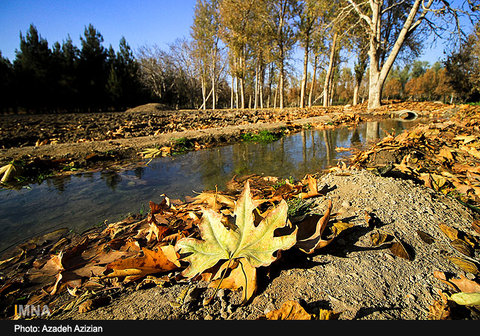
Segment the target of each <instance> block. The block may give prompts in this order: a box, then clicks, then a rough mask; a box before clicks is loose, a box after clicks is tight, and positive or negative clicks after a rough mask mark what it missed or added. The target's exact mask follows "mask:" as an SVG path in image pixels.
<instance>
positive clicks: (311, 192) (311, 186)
mask: <svg viewBox="0 0 480 336" xmlns="http://www.w3.org/2000/svg"><path fill="white" fill-rule="evenodd" d="M302 183H307V187H308V191H307V192H306V193H300V194H298V197H300V198H302V199H307V198H310V197H315V196H318V195H319V192H318V185H317V179H316V178H314V177H313V176H311V175H307V176H306V178H305V179H304V180H303V181H302Z"/></svg>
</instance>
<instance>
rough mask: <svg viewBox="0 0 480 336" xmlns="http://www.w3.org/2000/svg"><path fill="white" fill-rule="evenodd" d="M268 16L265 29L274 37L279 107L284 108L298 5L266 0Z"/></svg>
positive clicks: (292, 0)
mask: <svg viewBox="0 0 480 336" xmlns="http://www.w3.org/2000/svg"><path fill="white" fill-rule="evenodd" d="M266 8H267V12H266V13H267V14H266V15H267V16H266V20H265V29H267V32H268V35H269V36H271V37H272V42H273V48H272V54H273V56H274V60H275V62H276V64H277V67H278V71H279V74H278V76H279V79H278V91H279V99H280V103H279V107H280V109H283V105H284V90H285V67H286V61H287V59H288V57H289V53H290V51H291V49H292V47H293V45H294V44H295V38H294V37H295V31H294V29H293V24H292V20H293V18H294V16H295V14H296V13H297V10H298V7H297V2H296V1H295V0H266Z"/></svg>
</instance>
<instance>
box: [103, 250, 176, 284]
mask: <svg viewBox="0 0 480 336" xmlns="http://www.w3.org/2000/svg"><path fill="white" fill-rule="evenodd" d="M162 248H165V247H164V246H162V247H159V248H158V249H157V251H152V250H149V249H146V248H142V251H143V253H144V255H143V256H141V257H133V258H127V259H121V260H117V261H114V262H112V263H110V264H108V265H107V270H113V272H112V273H109V274H108V275H107V277H130V276H131V277H130V278H129V279H128V280H129V281H133V280H135V279H139V278H141V277H143V276H145V275H148V274H153V273H160V272H167V271H171V270H174V269H176V268H178V266H177V265H178V259H177V260H172V261H171V260H169V259H168V257H167V256H166V255H165V253H164V252H163V249H162Z"/></svg>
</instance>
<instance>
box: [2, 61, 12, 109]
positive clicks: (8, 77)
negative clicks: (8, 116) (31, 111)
mask: <svg viewBox="0 0 480 336" xmlns="http://www.w3.org/2000/svg"><path fill="white" fill-rule="evenodd" d="M14 79H15V75H14V72H13V65H12V63H10V60H9V59H8V58H5V57H3V56H2V53H1V52H0V111H1V112H3V111H8V109H9V108H11V107H13V106H15V101H14V99H15V97H14V85H15V83H14Z"/></svg>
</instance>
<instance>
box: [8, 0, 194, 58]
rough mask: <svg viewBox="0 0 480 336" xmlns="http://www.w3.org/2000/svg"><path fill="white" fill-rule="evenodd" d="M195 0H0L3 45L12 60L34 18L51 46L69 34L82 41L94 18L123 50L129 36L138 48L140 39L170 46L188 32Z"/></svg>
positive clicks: (108, 41) (76, 41)
mask: <svg viewBox="0 0 480 336" xmlns="http://www.w3.org/2000/svg"><path fill="white" fill-rule="evenodd" d="M195 2H196V0H141V1H129V0H96V1H92V0H56V1H54V0H0V51H1V52H2V55H3V56H4V57H7V58H8V59H10V61H13V60H14V59H15V49H18V48H19V46H20V37H19V33H20V31H21V32H22V33H23V34H25V32H26V31H27V30H28V27H29V26H30V24H31V23H33V24H34V25H35V26H36V27H37V29H38V31H39V33H40V35H41V36H42V37H44V38H46V39H47V41H48V43H49V46H51V45H52V44H53V43H54V42H55V41H59V42H61V41H63V40H65V39H66V37H67V36H68V35H69V34H70V36H71V38H72V40H73V43H74V44H75V45H77V46H80V36H81V35H83V32H84V29H85V26H87V25H88V24H89V23H91V24H93V26H94V27H95V28H96V29H97V30H98V31H99V32H100V33H101V34H102V36H103V38H104V46H106V47H108V46H109V45H110V44H111V45H112V46H113V47H114V49H115V50H118V43H119V41H120V38H121V37H122V36H125V38H126V40H127V42H128V44H129V45H130V46H131V47H132V48H133V49H134V50H135V49H137V48H138V47H140V46H141V45H145V44H158V45H159V46H160V47H166V46H167V44H168V43H172V42H173V41H175V39H177V38H181V37H184V36H185V37H186V36H189V31H190V25H191V24H192V20H193V14H194V7H195Z"/></svg>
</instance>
